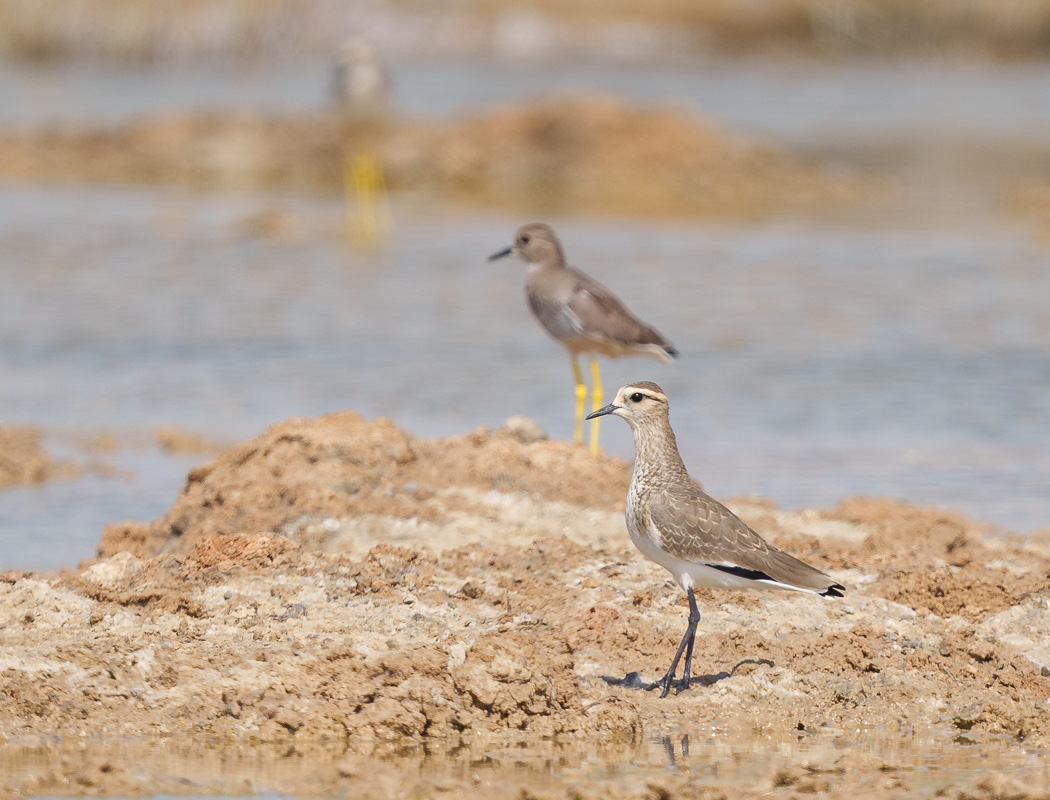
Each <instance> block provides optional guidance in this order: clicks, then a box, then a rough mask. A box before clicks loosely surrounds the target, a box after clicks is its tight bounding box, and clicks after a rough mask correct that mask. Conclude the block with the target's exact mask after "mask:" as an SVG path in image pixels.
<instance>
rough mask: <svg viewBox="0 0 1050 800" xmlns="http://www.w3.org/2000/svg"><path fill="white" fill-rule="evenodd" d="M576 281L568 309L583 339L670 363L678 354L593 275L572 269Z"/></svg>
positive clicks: (671, 345) (663, 338)
mask: <svg viewBox="0 0 1050 800" xmlns="http://www.w3.org/2000/svg"><path fill="white" fill-rule="evenodd" d="M568 271H569V272H570V273H571V274H572V276H573V278H574V279H575V286H574V288H573V292H572V294H571V296H570V297H569V302H568V303H567V308H568V310H569V312H570V313H571V314H572V315H573V316H574V317H575V318H576V320H578V325H579V333H580V335H582V336H585V337H588V338H592V339H596V340H606V341H609V342H612V343H615V344H616V345H618V346H619V347H622V348H624V350H627V351H636V352H639V353H647V354H649V355H654V356H656V357H657V358H660V359H661V360H663V361H670V360H671V359H672V358H674V357H675V356H677V355H678V351H677V350H676V349H675V347H674V345H673V344H671V343H670V342H669V341H668V340H667V339H666V338H665V337H664V336H662V335H661V334H660V332H659V331H657V330H656V329H655V328H653V327H652V326H650V325H646V324H645V323H644V322H642V321H641V320H640V319H638V317H636V316H635V315H634V314H632V313H631V312H630V310H628V308H627V306H625V305H624V304H623V303H622V302H621V301H620V298H618V297H617V296H616V295H615V294H613V293H612V292H611V291H609V289H607V288H606V287H605V286H603V285H602V284H600V283H598V281H596V280H594V278H592V277H591V276H590V275H588V274H587V273H585V272H582V271H581V270H578V269H575V268H573V267H569V268H568Z"/></svg>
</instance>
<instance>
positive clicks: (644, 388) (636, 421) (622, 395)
mask: <svg viewBox="0 0 1050 800" xmlns="http://www.w3.org/2000/svg"><path fill="white" fill-rule="evenodd" d="M606 414H614V415H615V416H617V417H623V418H624V419H625V420H627V424H628V425H630V426H631V427H632V428H634V427H636V426H638V425H645V424H646V423H649V422H655V421H660V420H666V419H667V395H666V394H664V390H663V389H661V388H660V387H659V386H657V385H656V384H655V383H653V382H652V381H638V382H637V383H629V384H627V385H626V386H624V387H622V388H621V389H620V391H618V392H617V393H616V399H615V400H613V401H612V402H611V403H609V405H607V406H603V407H602V408H599V409H598V410H597V411H594V412H592V413H590V414H588V415H587V419H594V418H595V417H603V416H605V415H606Z"/></svg>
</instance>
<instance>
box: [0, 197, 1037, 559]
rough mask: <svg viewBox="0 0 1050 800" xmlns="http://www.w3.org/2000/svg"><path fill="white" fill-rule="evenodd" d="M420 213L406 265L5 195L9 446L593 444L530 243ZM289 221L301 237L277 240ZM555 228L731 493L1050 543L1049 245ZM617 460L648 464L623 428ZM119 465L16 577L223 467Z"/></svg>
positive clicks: (480, 221) (616, 425)
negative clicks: (315, 428) (615, 308)
mask: <svg viewBox="0 0 1050 800" xmlns="http://www.w3.org/2000/svg"><path fill="white" fill-rule="evenodd" d="M395 212H396V216H397V225H398V228H397V236H396V237H395V239H394V240H392V241H391V242H389V243H388V244H387V245H385V246H384V247H382V248H381V249H379V250H377V251H375V252H374V253H371V254H362V253H361V252H358V251H354V250H352V249H349V248H348V247H347V246H346V245H345V244H344V242H343V240H342V238H341V231H340V207H339V204H338V203H337V202H334V201H325V200H310V199H302V198H287V197H278V196H259V195H242V196H238V195H222V196H219V195H215V196H197V195H192V194H186V193H183V192H180V191H175V190H165V189H134V188H119V189H118V188H100V187H92V188H63V187H49V188H42V187H33V186H26V185H10V184H9V185H7V186H4V187H2V188H0V250H2V251H3V252H5V253H6V254H8V257H6V258H5V259H3V261H2V262H0V282H2V285H3V286H4V292H3V296H2V297H0V419H3V420H4V421H23V422H36V423H40V424H42V425H44V426H46V427H47V428H49V429H52V430H54V431H56V433H55V435H53V436H52V444H53V445H55V446H58V447H62V446H63V444H62V442H63V435H67V434H69V433H71V432H78V431H79V432H84V431H87V432H90V431H96V430H99V429H107V430H116V431H117V432H125V433H128V434H134V435H138V436H141V435H143V432H148V431H150V430H151V429H152V428H153V427H154V426H156V425H159V424H163V423H175V424H178V425H181V426H184V427H186V428H189V429H192V430H195V431H201V432H203V433H205V434H208V435H210V436H212V437H216V438H220V439H223V440H227V441H235V440H238V439H241V438H246V437H250V436H253V435H255V434H256V433H257V432H259V431H261V430H262V429H263V428H264V427H265V426H266V425H268V424H271V423H273V422H275V421H279V420H281V419H284V418H286V417H288V416H292V415H300V416H309V415H316V414H320V413H324V412H326V411H333V410H337V409H342V408H353V409H356V410H358V411H360V412H362V413H364V414H365V415H367V416H370V417H371V416H376V415H385V416H390V417H392V418H393V419H394V420H396V421H397V422H398V423H399V424H400V425H402V426H403V427H406V428H407V429H409V430H411V431H412V432H414V433H416V434H417V435H420V436H435V435H444V434H452V433H457V432H462V431H465V430H470V429H473V428H475V427H477V426H479V425H489V426H498V425H499V424H500V423H501V422H502V420H503V419H505V418H506V417H508V416H510V415H511V414H516V413H524V414H527V415H529V416H531V417H533V418H535V419H536V420H537V421H539V422H540V423H541V424H542V425H543V426H544V427H545V428H546V429H547V430H548V431H549V432H550V433H551V434H552V435H553V436H557V437H565V436H567V435H569V433H570V429H571V427H570V422H571V420H570V414H571V405H572V402H571V401H572V388H571V376H570V370H569V367H568V364H567V359H566V357H565V355H564V353H563V352H562V351H561V350H560V348H559V347H558V346H557V345H556V344H555V343H553V342H552V341H550V340H548V339H547V338H546V337H545V335H544V334H543V333H542V332H541V331H540V330H539V329H538V327H537V326H536V324H535V323H534V321H533V320H532V319H531V318H530V317H529V315H528V312H527V310H526V308H525V304H524V302H523V299H522V294H521V284H522V280H523V265H520V264H517V263H515V262H513V261H510V260H507V261H501V262H497V263H495V264H489V263H487V262H486V261H485V256H487V255H488V254H489V253H491V252H494V251H495V250H497V249H500V248H501V247H503V246H505V245H506V243H507V242H509V240H510V236H511V233H512V231H513V229H514V228H515V227H516V225H517V224H518V222H519V220H518V219H516V218H510V217H505V216H496V215H492V214H478V213H470V214H466V213H456V212H448V213H445V214H439V213H436V212H435V210H434V209H432V208H420V207H413V206H407V205H401V206H398V207H396V208H395ZM260 213H276V214H279V215H281V216H282V218H283V219H284V220H285V221H286V227H287V228H288V230H289V233H288V235H287V236H285V237H284V238H283V239H279V240H273V239H267V238H262V237H260V236H258V235H256V234H255V233H253V232H252V224H251V223H252V220H253V219H255V218H256V217H257V215H258V214H260ZM551 221H552V223H553V224H555V226H556V227H557V228H558V230H559V231H560V232H561V234H562V237H563V240H564V242H565V244H566V247H567V250H568V253H569V254H570V257H571V260H572V261H573V262H574V263H576V264H578V265H580V266H583V267H585V268H586V269H588V270H590V271H591V272H593V273H595V274H596V275H598V276H600V277H601V279H602V280H604V281H606V282H607V283H608V284H610V285H611V286H613V287H615V289H616V291H617V292H618V293H620V294H621V295H623V296H624V297H629V298H630V303H631V306H632V307H633V308H634V310H635V311H636V312H637V313H638V314H639V315H640V316H642V317H643V318H645V319H648V320H651V321H653V322H655V323H656V324H657V325H658V327H659V328H660V329H661V330H662V331H663V332H664V333H665V334H666V335H667V336H668V337H670V338H671V339H672V340H673V341H674V342H675V344H676V345H677V346H678V347H679V349H680V350H681V351H682V357H681V359H680V360H679V361H678V362H677V363H676V364H675V365H671V366H666V365H662V364H659V363H656V362H653V361H649V360H638V359H634V360H624V361H620V362H614V363H606V364H605V366H603V376H604V380H605V385H606V387H607V389H608V390H609V392H612V391H613V390H614V389H615V388H616V387H617V386H619V385H621V384H622V383H625V382H628V381H630V380H638V379H643V378H644V379H652V380H656V381H657V382H659V383H660V384H662V385H663V386H664V387H665V389H667V390H668V392H669V393H670V397H671V403H672V422H673V423H674V425H675V428H676V431H677V433H678V437H679V442H680V445H681V448H682V450H683V454H684V456H685V458H686V461H687V463H688V464H689V465H690V467H691V469H692V471H693V473H694V475H695V476H696V477H698V478H699V479H700V480H701V481H702V482H703V483H704V484H705V487H706V488H707V489H708V490H709V491H710V492H712V493H714V494H716V495H720V496H729V495H734V494H758V495H765V496H768V497H771V498H773V499H774V500H775V501H776V502H777V503H778V504H780V505H781V506H783V507H786V508H797V507H802V506H813V505H828V504H833V503H834V502H836V501H837V500H839V499H841V498H842V497H844V496H847V495H850V494H853V493H858V492H860V493H865V494H870V495H890V496H896V497H903V498H907V499H909V500H911V501H913V502H916V503H919V504H924V505H943V506H947V507H951V508H957V509H959V510H962V511H964V512H965V513H967V514H970V515H972V516H973V517H975V518H977V519H980V520H990V521H993V522H995V523H997V524H999V525H1001V526H1005V527H1006V528H1010V529H1017V530H1021V531H1025V530H1031V529H1033V528H1036V527H1039V526H1043V525H1046V522H1047V520H1048V519H1050V493H1048V492H1046V491H1045V489H1046V487H1047V486H1048V485H1050V392H1048V391H1047V388H1048V387H1050V312H1048V311H1047V308H1046V304H1045V298H1046V297H1047V296H1050V254H1048V253H1047V251H1046V250H1045V249H1044V248H1043V247H1041V246H1040V245H1039V244H1038V243H1037V242H1036V241H1035V240H1033V239H1031V238H1028V237H1027V236H1026V234H1025V233H1024V232H1023V231H1020V230H1016V229H1013V228H1010V227H1007V226H1005V225H1001V226H999V227H991V226H990V227H988V228H986V229H985V230H981V231H966V230H951V229H949V230H944V229H940V230H925V231H909V232H900V231H898V230H896V229H893V228H888V229H877V228H866V229H857V228H852V229H851V228H847V227H845V226H842V225H835V226H831V225H822V224H817V223H802V222H771V223H756V224H751V225H739V226H726V225H701V224H685V223H677V224H672V223H653V222H624V221H587V220H580V219H553V220H551ZM63 432H65V433H63ZM602 441H603V444H604V446H605V447H606V448H607V449H608V450H609V451H610V452H613V453H615V454H618V455H621V456H623V457H628V458H629V457H630V455H631V443H630V438H629V434H628V430H627V428H626V426H625V425H622V424H621V423H620V422H619V420H609V421H607V422H606V424H605V425H604V426H603V440H602ZM203 458H204V457H200V460H203ZM110 460H111V461H112V462H113V463H112V466H114V467H116V468H118V469H120V470H124V471H130V472H133V473H134V475H135V477H134V478H133V479H131V480H128V479H117V478H106V477H104V476H101V475H98V474H94V473H91V474H89V475H88V476H87V477H85V478H82V479H77V480H72V481H64V482H56V483H53V484H50V485H48V486H44V487H42V488H31V489H14V490H8V491H5V492H4V493H3V495H2V501H3V502H2V503H0V536H2V537H3V540H4V541H3V549H4V562H5V564H4V565H5V566H8V567H15V566H18V567H37V568H40V567H52V566H58V565H63V564H72V563H75V561H76V560H77V559H80V558H85V557H89V556H90V555H91V554H92V552H93V548H94V545H95V543H96V542H97V539H98V534H99V531H100V530H101V527H102V526H103V525H104V524H105V523H107V522H113V521H118V520H121V519H125V518H129V517H130V518H147V519H148V518H152V517H154V516H157V515H159V514H160V513H162V512H163V511H164V510H165V509H166V508H167V507H168V506H170V504H171V502H172V501H173V498H174V495H175V493H176V492H177V491H178V489H179V487H180V486H181V483H182V478H183V476H184V475H185V470H186V469H187V467H188V465H189V464H190V463H192V461H193V459H189V458H184V459H170V458H165V457H162V456H160V454H159V453H157V452H156V451H150V450H148V449H146V450H143V449H141V448H138V449H136V448H130V449H127V450H125V451H121V452H120V453H119V454H118V455H116V456H113V457H112V459H110ZM58 542H62V545H61V546H57V543H58ZM52 543H56V544H55V545H53V544H52Z"/></svg>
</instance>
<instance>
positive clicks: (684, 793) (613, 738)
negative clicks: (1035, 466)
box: [0, 412, 1050, 800]
mask: <svg viewBox="0 0 1050 800" xmlns="http://www.w3.org/2000/svg"><path fill="white" fill-rule="evenodd" d="M628 479H629V470H628V467H627V465H626V464H624V463H623V462H622V461H619V460H617V459H612V458H605V457H593V456H591V455H590V454H589V453H588V452H587V450H586V448H584V447H579V446H575V445H572V444H569V443H565V442H551V441H528V442H525V441H522V440H521V438H519V436H517V435H515V433H514V432H513V431H510V430H505V431H496V432H491V431H487V430H478V431H475V432H473V433H469V434H464V435H461V436H456V437H449V438H446V439H440V440H421V439H416V438H415V437H413V436H411V435H410V434H408V433H406V432H404V431H402V430H400V429H399V428H398V427H397V426H396V425H395V424H393V423H392V422H390V421H389V420H383V419H379V420H374V421H367V420H364V419H363V418H361V417H360V416H359V415H357V414H354V413H352V412H345V413H339V414H331V415H328V416H325V417H321V418H318V419H291V420H287V421H285V422H282V423H279V424H277V425H274V426H272V427H271V428H269V429H268V430H267V431H266V432H265V433H263V434H262V435H260V436H259V437H257V438H256V439H253V440H251V441H248V442H244V443H242V444H240V445H237V446H235V447H232V448H230V449H228V450H226V451H224V452H222V453H221V454H220V455H219V456H218V457H216V458H215V459H213V460H212V461H210V462H208V463H206V464H202V465H201V466H199V467H198V468H196V469H194V470H192V471H191V472H190V473H189V475H188V477H187V482H186V486H185V488H184V490H183V491H182V493H181V494H180V495H179V497H178V498H177V499H176V501H175V503H174V504H173V505H172V507H171V509H170V510H169V511H168V513H167V514H165V515H164V516H163V517H161V518H159V519H157V520H155V521H153V522H150V523H145V522H133V521H128V522H124V523H118V524H114V525H111V526H109V527H107V528H106V530H105V531H104V532H103V535H102V539H101V541H100V544H99V558H98V559H96V560H95V561H93V562H90V563H86V564H83V565H81V567H80V568H78V569H76V570H69V571H66V572H64V573H62V574H60V575H39V574H34V573H28V572H20V571H8V572H4V573H0V731H2V732H3V736H4V737H5V739H4V742H5V743H4V744H3V745H0V796H23V795H27V794H36V795H77V794H99V795H123V796H128V795H142V794H153V793H167V794H196V795H200V794H245V793H252V792H275V793H287V794H296V795H302V794H315V795H332V794H340V795H346V796H365V795H367V796H369V797H373V798H394V797H409V796H411V797H438V796H442V795H445V794H449V793H463V792H480V791H484V793H485V794H486V795H488V796H492V797H508V798H511V797H513V798H515V800H521V798H530V797H551V798H562V797H564V798H566V800H578V798H589V797H595V798H598V797H608V796H610V795H612V796H618V797H625V798H627V797H630V798H634V797H637V798H645V799H646V800H665V799H666V798H672V797H683V798H691V797H716V796H717V797H726V798H733V797H754V796H759V795H762V796H783V797H793V796H800V795H804V794H810V795H818V796H819V795H827V796H831V795H832V794H834V795H835V796H842V795H843V793H846V792H848V793H849V794H851V795H854V796H856V797H896V796H900V797H909V796H923V797H925V796H929V793H930V792H931V791H941V792H943V793H944V794H943V795H942V796H946V797H959V798H963V797H967V798H969V797H988V798H993V797H995V798H998V797H1004V798H1005V797H1010V798H1019V799H1020V798H1025V797H1045V796H1047V795H1046V794H1045V791H1046V790H1045V789H1042V788H1040V787H1043V786H1046V785H1048V780H1047V779H1048V777H1050V776H1048V775H1047V772H1046V764H1047V760H1046V758H1045V756H1044V753H1045V751H1046V749H1047V748H1048V747H1050V702H1048V698H1050V646H1048V644H1047V642H1048V639H1047V635H1046V631H1047V630H1050V548H1048V547H1047V544H1046V542H1045V541H1043V540H1041V539H1039V538H1032V539H1012V538H1006V537H1001V536H995V535H991V534H990V532H989V531H987V530H984V529H982V528H981V527H980V526H977V525H974V524H973V523H972V522H970V521H968V520H967V519H965V518H964V517H962V516H960V515H957V514H953V513H951V512H947V511H942V510H934V509H922V508H917V507H914V506H911V505H908V504H906V503H902V502H897V501H889V500H876V499H869V498H852V499H847V500H844V501H842V502H841V503H839V504H838V505H836V506H834V507H832V508H826V509H810V510H806V511H802V512H797V513H789V512H784V511H782V510H780V509H777V508H776V507H774V506H773V505H771V504H769V503H766V502H762V501H757V500H754V499H746V498H743V499H741V498H738V499H735V500H731V501H730V504H731V506H732V507H733V508H734V509H735V510H736V511H737V512H738V513H739V514H741V515H742V516H743V518H744V519H745V520H746V521H747V522H748V523H749V524H750V525H751V526H752V527H754V528H755V529H756V530H758V531H759V532H760V533H762V534H763V535H764V536H765V537H766V538H768V539H769V540H771V541H772V542H773V543H775V544H777V545H778V546H780V547H782V548H784V549H786V550H788V551H790V552H792V553H794V554H796V555H797V556H799V557H801V558H803V559H804V560H806V561H808V562H810V563H812V564H813V565H814V566H817V567H818V568H820V569H822V570H824V571H826V572H828V573H829V574H831V575H832V576H834V577H835V578H836V580H838V581H840V582H841V583H842V584H843V585H844V586H846V587H847V591H846V596H845V597H844V598H839V599H835V600H826V599H824V598H819V597H808V596H800V595H796V594H793V593H776V592H768V593H745V592H731V591H725V592H713V591H703V592H698V593H697V602H698V606H699V608H700V622H699V626H698V633H697V639H696V649H695V653H694V661H693V669H694V680H693V681H692V682H691V685H690V686H689V688H688V689H687V690H684V691H680V692H672V693H671V694H670V695H669V696H668V697H666V698H664V699H660V698H659V697H658V696H657V694H656V693H655V692H647V691H641V690H639V689H636V688H632V686H631V685H624V684H625V683H626V684H634V683H637V682H638V681H642V682H647V681H652V680H654V679H655V678H657V677H658V676H659V675H660V674H661V673H662V672H663V670H665V669H666V667H667V664H668V663H669V662H670V659H671V656H672V654H673V653H674V649H675V647H676V646H677V644H678V642H679V640H680V638H681V635H682V631H683V630H684V628H685V624H686V616H687V608H686V605H685V602H684V598H683V595H682V593H681V591H680V590H678V589H677V587H675V586H674V585H672V584H671V583H670V582H669V580H668V576H667V573H666V572H665V571H663V570H662V569H660V568H659V567H656V566H655V565H653V564H651V563H650V562H648V561H646V560H645V559H644V558H642V557H641V556H640V555H639V554H638V553H637V552H636V551H635V550H634V548H633V546H632V545H631V544H630V541H629V539H628V537H627V533H626V530H625V527H624V522H623V501H624V497H625V494H626V489H627V482H628ZM631 673H638V675H639V677H637V678H634V677H631ZM625 676H627V677H626V680H625ZM686 737H687V738H686ZM1039 792H1044V794H1040V793H1039Z"/></svg>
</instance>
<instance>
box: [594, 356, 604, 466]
mask: <svg viewBox="0 0 1050 800" xmlns="http://www.w3.org/2000/svg"><path fill="white" fill-rule="evenodd" d="M591 397H592V398H593V399H594V408H592V409H591V411H597V410H598V409H599V408H601V407H602V398H603V397H604V393H603V392H602V376H601V373H600V372H599V371H598V359H596V358H595V357H594V356H591ZM601 421H602V418H601V417H595V418H594V419H592V420H591V455H595V456H596V455H598V425H599V423H601Z"/></svg>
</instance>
